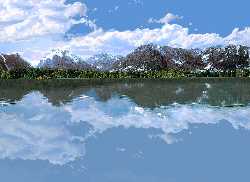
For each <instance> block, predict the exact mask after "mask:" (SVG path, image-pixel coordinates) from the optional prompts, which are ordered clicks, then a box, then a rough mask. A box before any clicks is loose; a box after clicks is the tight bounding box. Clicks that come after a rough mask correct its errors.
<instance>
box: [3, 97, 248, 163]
mask: <svg viewBox="0 0 250 182" xmlns="http://www.w3.org/2000/svg"><path fill="white" fill-rule="evenodd" d="M221 121H227V122H229V123H231V125H232V126H233V127H234V128H235V129H238V128H240V127H242V128H245V129H250V107H234V108H225V107H212V106H208V105H199V104H190V105H179V104H174V105H170V106H161V107H158V108H154V109H150V108H143V107H139V106H138V105H137V104H135V103H134V102H133V101H132V100H130V99H128V98H126V97H122V98H120V97H113V98H111V99H110V100H108V101H106V102H102V101H99V100H96V99H95V98H94V97H85V96H82V97H79V98H78V99H75V100H74V101H73V102H72V103H69V104H66V105H64V106H61V107H54V106H52V105H51V104H49V103H48V101H47V100H45V99H44V98H43V97H42V96H41V94H38V93H32V94H29V95H28V96H26V97H25V98H24V99H23V100H22V101H20V102H18V103H17V104H16V105H10V106H7V107H0V125H1V127H0V158H1V159H4V158H8V159H23V160H47V161H49V162H50V163H52V164H59V165H63V164H66V163H68V162H71V161H74V160H76V159H77V158H79V157H82V156H83V155H84V141H85V140H87V139H88V137H92V136H94V135H95V134H98V133H102V132H104V131H107V130H108V129H112V128H117V127H123V128H139V129H157V130H159V134H157V135H155V136H152V135H151V136H150V137H160V138H162V139H164V140H165V141H166V142H167V143H172V142H174V141H175V138H174V135H175V134H178V133H180V132H182V131H183V130H188V129H189V127H190V125H192V124H217V123H219V122H221ZM82 123H86V124H88V125H89V126H91V130H89V131H87V133H80V134H79V133H78V134H76V133H75V132H74V130H72V127H71V126H78V125H79V124H82ZM86 136H87V138H86ZM118 150H119V149H118Z"/></svg>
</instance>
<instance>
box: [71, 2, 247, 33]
mask: <svg viewBox="0 0 250 182" xmlns="http://www.w3.org/2000/svg"><path fill="white" fill-rule="evenodd" d="M67 2H68V3H72V2H75V0H68V1H67ZM81 2H84V3H86V5H87V6H88V7H89V8H90V12H89V17H90V18H91V19H96V20H97V21H96V22H97V24H98V25H99V26H101V27H103V28H104V29H105V30H108V29H116V30H119V31H124V30H128V29H130V30H132V29H135V28H138V27H142V26H143V27H149V28H155V27H159V26H160V25H152V24H148V19H149V18H151V17H154V18H161V17H163V16H164V15H165V14H166V13H173V14H177V15H180V16H183V19H182V20H181V21H178V23H180V24H181V25H184V26H189V23H192V24H193V25H192V26H191V27H190V31H191V32H192V31H194V30H195V29H198V32H199V33H211V32H216V33H219V34H221V35H228V34H230V33H231V32H232V30H233V29H234V28H235V27H239V28H244V27H246V26H249V24H250V19H249V18H250V16H249V6H250V1H248V0H237V1H228V0H203V1H200V0H106V1H100V0H84V1H83V0H81ZM115 7H119V8H118V9H117V10H115ZM95 8H97V11H91V10H93V9H95ZM78 32H81V30H80V28H79V29H78Z"/></svg>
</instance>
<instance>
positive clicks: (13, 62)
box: [0, 44, 250, 72]
mask: <svg viewBox="0 0 250 182" xmlns="http://www.w3.org/2000/svg"><path fill="white" fill-rule="evenodd" d="M249 52H250V49H249V48H248V47H246V46H242V45H228V46H226V47H210V48H207V49H205V50H199V49H182V48H173V47H169V46H157V45H153V44H147V45H143V46H140V47H138V48H136V49H135V50H134V51H133V52H131V53H130V54H128V55H126V56H113V55H110V54H106V53H102V54H97V55H94V56H92V57H89V58H87V59H84V58H81V57H80V56H77V55H73V54H71V53H70V52H69V51H66V50H52V51H51V53H50V54H48V55H47V56H46V57H44V58H43V59H42V60H40V63H39V64H38V66H37V67H38V68H41V69H77V70H95V71H110V72H112V71H113V72H114V71H120V72H127V71H129V72H140V71H160V70H164V69H181V70H184V71H206V70H209V71H229V70H235V69H246V68H249V63H250V57H249ZM30 67H31V65H30V64H29V63H28V62H27V61H25V60H24V59H23V58H21V56H20V55H19V54H10V55H7V54H0V69H3V70H13V69H27V68H30Z"/></svg>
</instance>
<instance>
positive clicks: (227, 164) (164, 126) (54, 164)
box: [0, 78, 250, 182]
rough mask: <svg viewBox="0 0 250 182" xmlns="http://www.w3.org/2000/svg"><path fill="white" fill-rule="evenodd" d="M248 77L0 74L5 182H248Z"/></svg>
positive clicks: (0, 161) (0, 163)
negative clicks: (78, 77) (6, 77)
mask: <svg viewBox="0 0 250 182" xmlns="http://www.w3.org/2000/svg"><path fill="white" fill-rule="evenodd" d="M249 104H250V79H233V78H232V79H180V80H54V81H53V80H48V81H28V80H26V81H25V80H10V81H0V177H1V181H5V182H17V181H20V182H57V181H58V182H70V181H74V182H82V181H87V182H223V181H225V182H235V181H240V182H246V181H250V155H249V154H250V105H249Z"/></svg>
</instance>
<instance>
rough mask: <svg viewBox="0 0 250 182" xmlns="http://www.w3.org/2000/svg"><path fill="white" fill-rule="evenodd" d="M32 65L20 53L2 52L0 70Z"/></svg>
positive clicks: (24, 67)
mask: <svg viewBox="0 0 250 182" xmlns="http://www.w3.org/2000/svg"><path fill="white" fill-rule="evenodd" d="M30 67H31V65H30V64H29V63H28V62H27V61H25V60H24V59H23V58H22V57H21V56H20V55H19V54H0V70H1V69H2V70H5V71H9V70H15V69H27V68H30Z"/></svg>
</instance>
